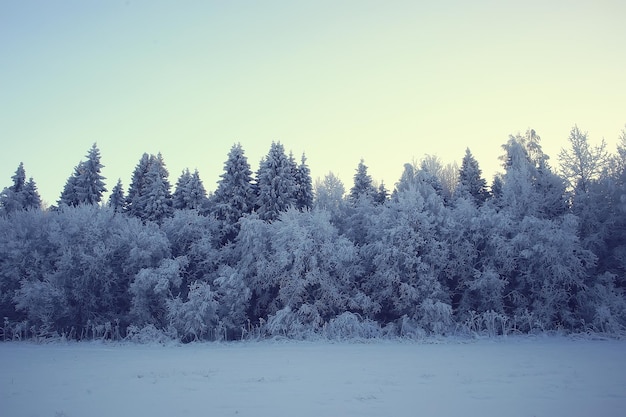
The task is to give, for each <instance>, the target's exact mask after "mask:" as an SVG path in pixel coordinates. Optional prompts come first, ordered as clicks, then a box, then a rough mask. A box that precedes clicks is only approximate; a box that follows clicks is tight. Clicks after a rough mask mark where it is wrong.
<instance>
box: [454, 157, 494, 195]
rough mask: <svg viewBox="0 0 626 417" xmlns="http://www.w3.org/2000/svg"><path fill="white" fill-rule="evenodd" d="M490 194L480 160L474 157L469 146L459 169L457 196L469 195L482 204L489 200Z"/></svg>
mask: <svg viewBox="0 0 626 417" xmlns="http://www.w3.org/2000/svg"><path fill="white" fill-rule="evenodd" d="M488 196H489V193H488V191H487V182H486V181H485V179H484V178H483V177H482V171H481V169H480V167H479V166H478V161H477V160H476V158H474V155H472V152H471V151H470V149H469V148H467V149H466V150H465V156H464V157H463V162H462V163H461V170H460V171H459V185H458V187H457V197H465V198H466V197H469V198H471V199H472V200H473V201H474V203H475V204H477V205H479V206H480V205H481V204H483V203H484V202H485V200H487V197H488Z"/></svg>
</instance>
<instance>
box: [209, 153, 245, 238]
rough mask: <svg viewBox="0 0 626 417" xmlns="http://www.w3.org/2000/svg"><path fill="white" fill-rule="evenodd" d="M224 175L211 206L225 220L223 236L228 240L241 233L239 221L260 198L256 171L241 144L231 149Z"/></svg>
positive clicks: (217, 216)
mask: <svg viewBox="0 0 626 417" xmlns="http://www.w3.org/2000/svg"><path fill="white" fill-rule="evenodd" d="M220 177H221V179H220V180H219V182H218V185H217V189H216V190H215V193H214V194H213V196H212V198H211V200H212V202H211V203H212V204H211V205H212V210H213V213H214V214H215V217H216V218H217V219H218V220H220V222H221V223H222V232H221V234H222V239H223V240H224V242H226V241H232V240H233V239H234V238H235V236H237V233H238V232H239V227H238V226H237V222H238V221H239V219H240V218H241V216H243V215H244V214H247V213H251V212H252V210H253V209H254V205H255V199H256V196H255V193H254V189H253V187H252V171H251V169H250V164H249V163H248V158H246V156H245V153H244V150H243V148H242V147H241V144H240V143H237V144H235V145H233V146H232V148H231V149H230V152H229V153H228V159H227V160H226V162H225V163H224V172H223V173H222V175H221V176H220Z"/></svg>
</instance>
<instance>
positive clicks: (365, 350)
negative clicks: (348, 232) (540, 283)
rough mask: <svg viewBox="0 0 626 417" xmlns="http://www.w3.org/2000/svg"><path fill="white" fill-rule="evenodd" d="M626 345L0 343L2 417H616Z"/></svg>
mask: <svg viewBox="0 0 626 417" xmlns="http://www.w3.org/2000/svg"><path fill="white" fill-rule="evenodd" d="M624 415H626V341H615V340H574V339H571V338H564V337H538V338H517V337H509V338H505V339H496V340H493V339H489V340H470V341H459V340H452V341H444V342H441V341H437V342H430V343H416V342H403V341H393V342H392V341H376V342H370V343H328V342H277V341H265V342H243V343H228V344H227V343H222V344H219V343H203V344H190V345H172V346H161V345H149V346H146V345H134V344H107V343H68V344H64V343H55V344H43V345H37V344H32V343H0V416H6V417H20V416H28V417H31V416H32V417H34V416H42V417H43V416H49V417H62V416H63V417H66V416H67V417H88V416H92V417H99V416H103V417H104V416H107V417H110V416H116V417H122V416H149V417H154V416H168V417H176V416H242V417H243V416H255V417H259V416H481V417H489V416H527V417H533V416H536V417H539V416H567V417H573V416H624Z"/></svg>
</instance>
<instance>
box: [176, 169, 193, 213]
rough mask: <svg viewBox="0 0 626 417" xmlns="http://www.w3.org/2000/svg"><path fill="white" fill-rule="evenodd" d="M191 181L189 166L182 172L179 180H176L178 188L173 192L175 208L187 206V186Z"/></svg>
mask: <svg viewBox="0 0 626 417" xmlns="http://www.w3.org/2000/svg"><path fill="white" fill-rule="evenodd" d="M190 181H191V173H190V172H189V168H186V169H184V170H183V172H182V173H181V174H180V177H178V181H176V190H175V191H174V193H173V194H172V206H173V207H174V210H182V209H184V208H187V202H186V193H187V191H186V188H187V185H188V184H189V182H190Z"/></svg>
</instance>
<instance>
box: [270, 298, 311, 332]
mask: <svg viewBox="0 0 626 417" xmlns="http://www.w3.org/2000/svg"><path fill="white" fill-rule="evenodd" d="M265 332H266V333H267V334H268V335H269V336H271V337H275V336H283V337H289V338H294V339H306V338H307V336H310V332H307V331H306V328H305V326H304V325H303V324H302V322H301V321H300V319H299V318H298V316H297V315H296V314H295V313H294V312H293V311H291V307H289V306H287V307H285V308H283V309H281V310H278V311H277V312H276V314H272V315H270V316H269V317H268V319H267V323H266V324H265Z"/></svg>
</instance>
